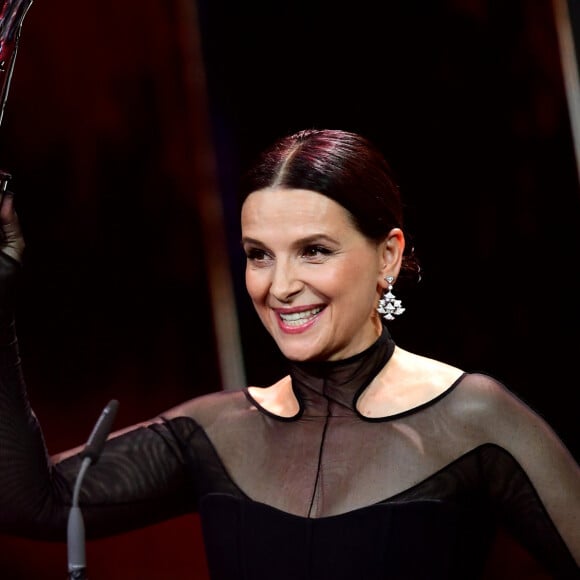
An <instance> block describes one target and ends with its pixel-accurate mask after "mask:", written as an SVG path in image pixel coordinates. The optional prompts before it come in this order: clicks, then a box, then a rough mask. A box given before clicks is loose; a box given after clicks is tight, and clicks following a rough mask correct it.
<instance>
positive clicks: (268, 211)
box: [241, 187, 353, 235]
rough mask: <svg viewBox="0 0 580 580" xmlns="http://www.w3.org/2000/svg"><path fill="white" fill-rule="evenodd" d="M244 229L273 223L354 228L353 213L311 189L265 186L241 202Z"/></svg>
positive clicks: (321, 227) (288, 225) (279, 225)
mask: <svg viewBox="0 0 580 580" xmlns="http://www.w3.org/2000/svg"><path fill="white" fill-rule="evenodd" d="M241 217H242V230H243V231H244V234H245V235H250V234H249V232H248V231H247V230H248V229H251V230H254V229H256V230H257V229H267V228H271V227H275V228H284V229H285V230H288V229H289V228H290V229H292V228H297V229H305V228H312V227H315V228H316V229H319V230H321V231H322V230H325V229H337V228H345V227H349V228H353V224H352V221H351V220H350V214H349V213H348V211H347V210H346V209H345V208H344V207H342V206H341V205H340V204H339V203H337V202H335V201H334V200H332V199H330V198H329V197H326V196H325V195H322V194H320V193H317V192H315V191H311V190H308V189H285V188H278V187H276V188H266V189H260V190H258V191H254V192H253V193H251V194H250V195H249V196H248V197H247V198H246V200H245V202H244V205H243V206H242V216H241Z"/></svg>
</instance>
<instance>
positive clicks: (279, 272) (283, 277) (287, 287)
mask: <svg viewBox="0 0 580 580" xmlns="http://www.w3.org/2000/svg"><path fill="white" fill-rule="evenodd" d="M297 274H298V273H297V272H296V269H295V268H293V267H292V266H291V265H290V264H287V263H284V264H282V263H278V264H276V267H275V268H274V270H273V273H272V282H271V284H270V294H271V295H272V296H274V298H276V300H278V301H279V302H283V303H284V304H287V303H288V302H291V301H292V299H293V298H295V297H296V296H297V295H298V294H300V292H301V291H302V289H303V288H304V283H303V282H302V281H301V280H300V278H299V277H298V275H297Z"/></svg>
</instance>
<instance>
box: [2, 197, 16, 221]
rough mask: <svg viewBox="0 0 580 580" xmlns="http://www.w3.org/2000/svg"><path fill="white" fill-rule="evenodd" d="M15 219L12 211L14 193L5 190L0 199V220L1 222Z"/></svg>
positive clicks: (14, 213)
mask: <svg viewBox="0 0 580 580" xmlns="http://www.w3.org/2000/svg"><path fill="white" fill-rule="evenodd" d="M14 220H17V217H16V212H15V211H14V193H12V192H11V191H5V192H4V193H3V194H2V197H1V199H0V222H1V223H2V224H5V223H10V222H11V221H14Z"/></svg>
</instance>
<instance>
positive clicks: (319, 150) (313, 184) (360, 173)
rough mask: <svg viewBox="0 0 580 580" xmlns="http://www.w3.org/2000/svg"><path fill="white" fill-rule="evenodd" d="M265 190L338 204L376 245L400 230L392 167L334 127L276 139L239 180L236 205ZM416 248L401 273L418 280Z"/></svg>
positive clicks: (363, 140) (408, 249) (363, 143)
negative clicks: (306, 193)
mask: <svg viewBox="0 0 580 580" xmlns="http://www.w3.org/2000/svg"><path fill="white" fill-rule="evenodd" d="M267 187H282V188H286V189H307V190H310V191H315V192H317V193H320V194H322V195H325V196H327V197H329V198H330V199H332V200H334V201H336V202H337V203H339V204H340V205H341V206H342V207H344V208H345V209H346V210H347V211H348V212H349V214H350V215H351V218H352V221H353V223H354V225H355V227H356V228H357V229H358V230H359V231H360V232H361V233H362V234H363V235H365V236H366V237H368V238H369V239H372V240H375V241H380V240H382V239H383V238H384V237H385V236H386V235H387V234H388V233H389V231H391V229H393V228H395V227H398V228H401V229H402V228H403V205H402V202H401V196H400V192H399V188H398V186H397V184H396V183H395V180H394V178H393V173H392V170H391V167H390V166H389V164H388V163H387V161H386V159H385V158H384V156H383V155H382V153H381V152H380V151H379V150H378V149H377V148H376V147H375V146H374V145H373V144H372V143H371V142H370V141H369V140H368V139H366V138H365V137H363V136H361V135H359V134H357V133H352V132H348V131H340V130H334V129H307V130H303V131H299V132H298V133H294V134H293V135H288V136H286V137H283V138H281V139H279V140H278V141H276V142H275V143H274V144H273V145H272V146H271V147H269V148H268V149H266V150H265V151H263V152H262V153H261V154H260V155H259V156H258V158H257V160H256V161H255V163H254V164H253V165H252V167H251V168H250V169H249V171H247V173H246V174H245V175H244V176H243V178H242V181H241V186H240V195H241V199H240V203H243V201H244V200H245V199H246V197H247V196H248V195H250V193H252V192H253V191H257V190H259V189H264V188H267ZM418 272H419V264H418V261H417V259H416V257H415V253H414V249H413V247H412V246H411V245H408V246H407V247H406V249H405V256H404V259H403V266H402V270H401V274H402V275H405V274H412V275H413V277H415V278H416V277H417V275H418Z"/></svg>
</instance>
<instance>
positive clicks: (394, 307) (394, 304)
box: [377, 276, 405, 320]
mask: <svg viewBox="0 0 580 580" xmlns="http://www.w3.org/2000/svg"><path fill="white" fill-rule="evenodd" d="M385 280H386V281H387V283H388V285H389V286H388V288H387V290H386V292H385V293H384V294H383V297H382V298H381V299H380V300H379V307H378V308H377V311H378V313H379V314H382V315H383V316H384V318H385V320H395V316H399V315H400V314H403V312H405V309H404V308H402V307H401V301H400V300H397V299H396V298H395V295H394V294H393V293H392V289H393V282H394V281H395V279H394V278H393V276H386V277H385Z"/></svg>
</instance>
